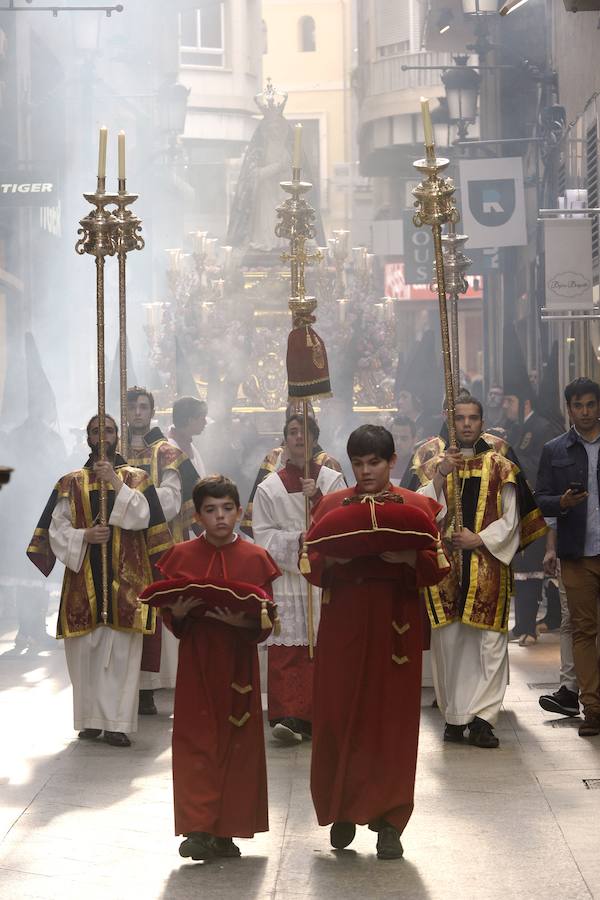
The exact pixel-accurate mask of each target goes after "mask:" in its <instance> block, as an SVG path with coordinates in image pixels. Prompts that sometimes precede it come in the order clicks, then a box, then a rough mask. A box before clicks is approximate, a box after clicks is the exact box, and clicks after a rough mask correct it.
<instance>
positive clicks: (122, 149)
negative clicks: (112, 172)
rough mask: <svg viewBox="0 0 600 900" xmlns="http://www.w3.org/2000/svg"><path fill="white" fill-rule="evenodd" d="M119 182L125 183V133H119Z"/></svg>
mask: <svg viewBox="0 0 600 900" xmlns="http://www.w3.org/2000/svg"><path fill="white" fill-rule="evenodd" d="M118 177H119V181H125V132H124V131H120V132H119V172H118Z"/></svg>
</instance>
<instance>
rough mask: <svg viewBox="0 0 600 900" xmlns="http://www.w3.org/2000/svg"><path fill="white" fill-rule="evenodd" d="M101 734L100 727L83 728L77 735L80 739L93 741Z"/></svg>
mask: <svg viewBox="0 0 600 900" xmlns="http://www.w3.org/2000/svg"><path fill="white" fill-rule="evenodd" d="M101 734H102V729H101V728H84V729H83V731H80V732H79V734H78V735H77V737H78V738H79V740H80V741H95V740H96V738H99V737H100V735H101Z"/></svg>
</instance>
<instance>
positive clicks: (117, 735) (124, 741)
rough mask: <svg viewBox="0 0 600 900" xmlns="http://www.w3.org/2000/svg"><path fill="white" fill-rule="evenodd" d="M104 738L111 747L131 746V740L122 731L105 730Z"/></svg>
mask: <svg viewBox="0 0 600 900" xmlns="http://www.w3.org/2000/svg"><path fill="white" fill-rule="evenodd" d="M104 740H105V741H106V743H107V744H110V746H111V747H131V741H130V740H129V738H128V737H127V735H126V734H123V732H122V731H105V732H104Z"/></svg>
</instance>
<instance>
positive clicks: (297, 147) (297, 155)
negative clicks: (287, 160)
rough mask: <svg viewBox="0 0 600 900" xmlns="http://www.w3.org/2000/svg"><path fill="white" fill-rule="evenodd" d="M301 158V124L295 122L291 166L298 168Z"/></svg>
mask: <svg viewBox="0 0 600 900" xmlns="http://www.w3.org/2000/svg"><path fill="white" fill-rule="evenodd" d="M301 159H302V125H301V124H300V123H299V122H297V123H296V125H295V126H294V156H293V159H292V168H293V169H299V168H300V167H301V162H300V161H301Z"/></svg>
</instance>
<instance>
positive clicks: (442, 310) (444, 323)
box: [413, 98, 466, 578]
mask: <svg viewBox="0 0 600 900" xmlns="http://www.w3.org/2000/svg"><path fill="white" fill-rule="evenodd" d="M421 111H422V114H423V133H424V138H425V158H424V159H419V160H417V161H416V162H415V163H413V165H414V167H415V169H417V171H418V172H420V173H421V175H424V176H427V177H426V178H424V179H423V181H421V183H420V184H418V185H417V187H416V188H415V189H414V190H413V195H414V197H415V207H416V210H417V211H416V213H415V215H414V216H413V222H414V224H415V226H416V227H417V228H420V227H421V226H423V225H429V226H431V230H432V234H433V249H434V257H435V280H436V282H437V295H438V307H439V316H440V329H441V339H442V359H443V363H444V385H445V390H446V403H447V408H448V437H449V445H450V447H455V448H456V447H458V443H457V440H456V424H455V419H454V416H455V409H454V407H455V399H456V395H457V393H458V390H459V387H460V385H459V379H460V368H459V358H458V308H457V307H455V306H454V303H455V302H456V300H457V295H458V293H462V291H456V290H453V291H452V293H453V294H454V300H453V316H452V319H453V323H452V324H453V328H452V331H453V341H452V344H454V372H453V360H452V349H451V340H450V327H449V322H448V305H447V300H446V290H447V286H446V269H445V268H444V253H443V249H444V244H443V239H442V226H443V225H449V227H450V231H449V237H447V238H446V241H447V244H448V248H449V250H450V252H451V253H454V256H455V257H456V252H457V244H458V239H459V238H460V240H461V241H462V240H463V238H464V240H466V236H463V235H460V236H457V235H456V233H455V230H454V226H455V225H456V223H457V222H458V221H459V218H460V216H459V213H458V210H457V209H456V206H455V205H454V191H455V188H454V182H453V181H452V179H451V178H442V177H440V173H441V172H443V171H444V170H445V169H446V168H447V167H448V166H449V164H450V160H448V159H444V158H443V157H439V156H436V153H435V142H434V138H433V126H432V122H431V116H430V113H429V102H428V101H427V100H425V99H423V98H421ZM452 235H453V237H452ZM464 259H465V260H466V257H464ZM460 265H463V263H462V261H461V263H460ZM448 274H450V273H448ZM463 274H464V270H463ZM458 286H461V287H462V282H461V281H460V280H459V279H457V280H456V283H455V284H454V285H453V288H456V287H458ZM460 495H461V489H460V475H459V473H458V471H457V470H456V469H454V470H453V471H452V512H453V515H454V529H455V530H458V529H461V528H462V527H463V515H462V504H461V496H460ZM458 555H459V562H460V557H461V555H462V554H460V553H459V554H458ZM457 571H458V572H459V578H460V574H461V573H462V565H461V564H459V566H458V567H457Z"/></svg>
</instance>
